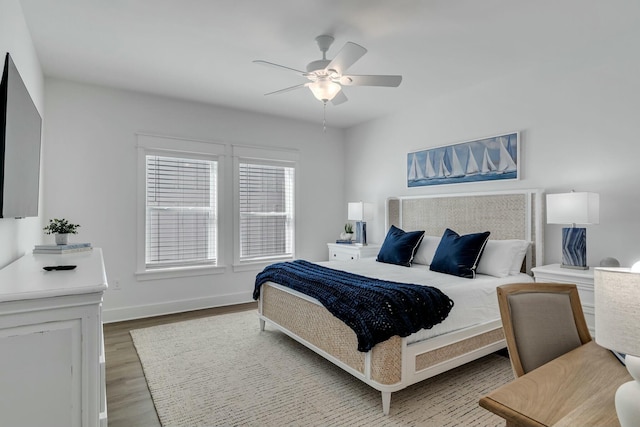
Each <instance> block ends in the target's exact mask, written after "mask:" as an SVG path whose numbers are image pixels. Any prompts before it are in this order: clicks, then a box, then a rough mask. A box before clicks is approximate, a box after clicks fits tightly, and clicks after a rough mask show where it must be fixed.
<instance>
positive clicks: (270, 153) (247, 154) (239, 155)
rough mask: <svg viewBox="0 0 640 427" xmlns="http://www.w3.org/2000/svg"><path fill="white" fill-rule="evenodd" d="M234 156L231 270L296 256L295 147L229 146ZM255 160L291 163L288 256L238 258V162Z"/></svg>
mask: <svg viewBox="0 0 640 427" xmlns="http://www.w3.org/2000/svg"><path fill="white" fill-rule="evenodd" d="M232 156H233V207H234V215H233V270H234V271H249V270H255V269H259V268H263V267H265V266H267V265H269V264H272V263H273V262H280V261H289V260H293V259H295V257H296V239H297V228H298V226H297V223H298V211H299V209H298V203H299V202H298V200H299V197H298V187H299V184H298V182H299V173H300V171H299V168H298V151H297V150H291V149H284V148H264V147H249V146H239V145H233V146H232ZM241 163H254V164H262V165H272V166H282V167H290V168H293V170H294V176H293V236H292V239H291V256H288V255H282V256H273V257H266V258H265V257H263V258H260V259H249V260H242V259H241V258H240V247H241V242H240V164H241Z"/></svg>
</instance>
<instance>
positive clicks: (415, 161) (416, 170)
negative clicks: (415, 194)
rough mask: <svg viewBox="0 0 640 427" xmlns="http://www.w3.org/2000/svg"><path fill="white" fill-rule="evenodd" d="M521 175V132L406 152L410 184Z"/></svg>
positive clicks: (502, 178)
mask: <svg viewBox="0 0 640 427" xmlns="http://www.w3.org/2000/svg"><path fill="white" fill-rule="evenodd" d="M509 179H511V180H513V179H520V133H519V132H511V133H507V134H503V135H496V136H490V137H486V138H481V139H475V140H472V141H465V142H460V143H457V144H452V145H444V146H440V147H436V148H429V149H426V150H420V151H414V152H411V153H408V154H407V186H408V187H423V186H427V185H440V184H458V183H463V182H481V181H496V180H509Z"/></svg>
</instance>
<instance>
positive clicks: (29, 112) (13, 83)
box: [0, 53, 42, 218]
mask: <svg viewBox="0 0 640 427" xmlns="http://www.w3.org/2000/svg"><path fill="white" fill-rule="evenodd" d="M41 129H42V118H41V117H40V113H38V109H37V108H36V106H35V104H34V103H33V100H32V99H31V96H30V95H29V91H28V90H27V87H26V86H25V84H24V82H23V81H22V77H20V74H19V73H18V69H17V68H16V66H15V64H14V63H13V60H12V59H11V56H10V55H9V54H8V53H7V55H6V57H5V60H4V71H3V73H2V82H1V84H0V218H22V217H28V216H38V192H39V181H40V144H41V138H42V137H41V133H42V131H41Z"/></svg>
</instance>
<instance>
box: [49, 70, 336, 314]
mask: <svg viewBox="0 0 640 427" xmlns="http://www.w3.org/2000/svg"><path fill="white" fill-rule="evenodd" d="M45 93H46V103H45V111H46V114H47V123H46V126H45V131H44V132H45V140H46V141H47V144H46V146H45V149H44V152H43V161H44V162H45V165H46V167H45V173H44V179H43V181H44V185H43V194H44V208H45V209H44V211H43V212H42V213H43V218H45V219H46V218H51V217H65V218H67V219H69V220H70V221H72V222H74V223H79V224H80V225H81V228H80V229H79V234H78V235H77V236H73V238H72V239H73V240H75V241H83V242H84V241H88V242H91V243H92V244H93V245H94V246H95V247H102V248H103V251H104V257H105V264H106V269H107V276H108V280H109V284H110V289H109V290H108V291H107V293H106V295H105V303H104V318H105V320H107V321H109V320H122V319H126V318H131V317H138V316H147V315H155V314H161V313H168V312H174V311H181V310H189V309H195V308H203V307H209V306H218V305H226V304H233V303H238V302H246V301H250V300H251V296H250V295H251V291H252V290H253V284H254V280H255V275H256V273H257V271H249V272H242V273H234V272H233V269H232V268H231V261H232V259H233V256H232V255H233V252H232V242H233V239H232V234H231V231H232V230H231V228H230V224H231V219H232V214H233V212H232V209H233V203H232V200H233V199H232V192H231V189H230V188H229V189H225V190H224V191H223V194H222V200H221V203H220V206H221V212H220V215H221V216H222V220H223V221H224V220H225V219H226V221H227V222H226V225H225V226H224V227H223V228H222V229H221V230H220V232H221V239H222V241H221V244H220V252H221V256H223V257H224V259H225V263H226V265H227V267H228V268H227V269H226V272H225V273H224V274H216V275H209V276H199V277H188V278H182V279H164V280H152V281H137V280H136V278H135V276H134V272H135V269H136V259H135V253H136V252H135V248H136V240H135V236H136V228H135V227H136V206H137V205H136V203H138V202H139V201H138V200H137V199H136V155H137V152H136V137H135V133H136V132H146V133H151V134H156V135H166V136H176V137H183V138H191V139H197V140H208V141H219V142H226V143H236V144H245V145H253V146H265V145H266V146H274V147H283V148H294V149H298V150H299V169H298V181H297V182H298V196H299V203H298V207H299V210H298V212H297V217H298V221H297V233H296V249H297V253H296V255H297V256H298V257H300V258H306V259H311V260H323V259H327V247H326V243H327V242H328V241H331V240H332V239H335V238H336V236H337V235H338V234H339V232H340V230H341V227H342V224H343V222H344V216H345V215H344V213H345V210H346V206H345V205H344V203H343V200H344V184H343V182H344V172H343V171H344V163H343V155H344V135H343V132H342V131H337V130H335V129H330V128H328V129H327V132H326V134H325V133H323V132H322V126H321V124H318V123H301V122H297V121H293V120H284V119H280V118H275V117H269V116H265V115H259V114H252V113H247V112H241V111H234V110H230V109H225V108H219V107H214V106H208V105H204V104H197V103H192V102H185V101H180V100H175V99H168V98H162V97H157V96H151V95H145V94H141V93H135V92H129V91H122V90H115V89H109V88H104V87H97V86H91V85H84V84H79V83H71V82H66V81H61V80H55V79H47V80H46V89H45ZM228 183H231V181H230V180H229V181H228ZM116 280H117V281H118V282H119V283H120V287H121V290H115V289H114V285H115V281H116Z"/></svg>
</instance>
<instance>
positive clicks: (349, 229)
mask: <svg viewBox="0 0 640 427" xmlns="http://www.w3.org/2000/svg"><path fill="white" fill-rule="evenodd" d="M340 237H341V238H343V239H344V240H351V239H352V238H353V225H352V224H351V223H350V222H347V223H346V224H345V225H344V233H342V235H341V236H340Z"/></svg>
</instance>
